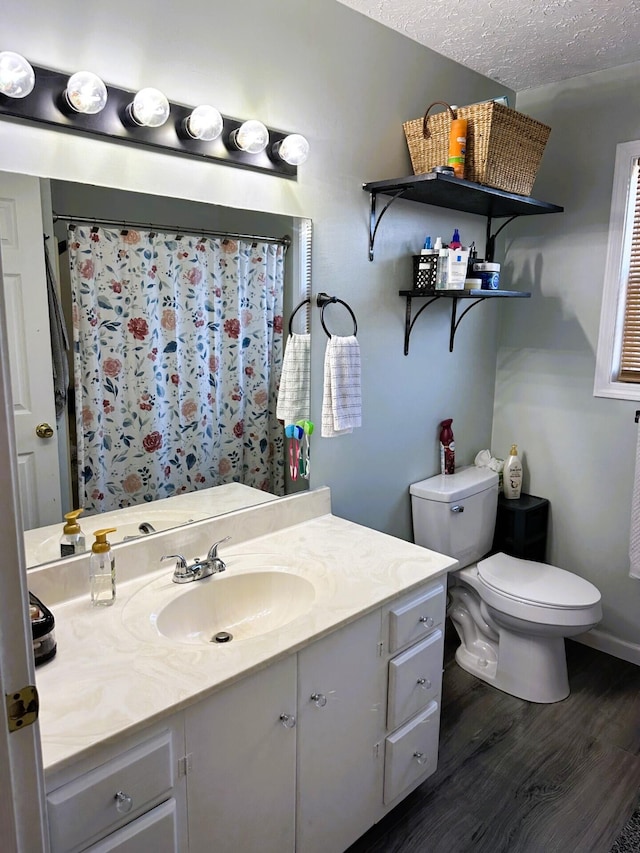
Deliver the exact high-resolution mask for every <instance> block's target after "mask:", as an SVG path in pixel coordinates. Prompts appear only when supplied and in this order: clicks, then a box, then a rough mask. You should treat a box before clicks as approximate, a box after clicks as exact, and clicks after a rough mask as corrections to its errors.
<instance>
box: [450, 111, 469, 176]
mask: <svg viewBox="0 0 640 853" xmlns="http://www.w3.org/2000/svg"><path fill="white" fill-rule="evenodd" d="M467 123H468V122H467V119H466V118H454V119H453V120H452V122H451V126H450V129H449V156H448V157H447V165H448V166H452V167H453V174H454V175H455V176H456V178H464V161H465V156H466V150H467Z"/></svg>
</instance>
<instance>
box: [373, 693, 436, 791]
mask: <svg viewBox="0 0 640 853" xmlns="http://www.w3.org/2000/svg"><path fill="white" fill-rule="evenodd" d="M439 728H440V706H439V704H438V703H437V702H435V701H433V702H430V703H429V705H428V706H427V707H426V708H425V709H424V711H422V713H421V714H419V715H418V716H417V717H414V718H413V719H412V720H410V721H409V722H408V723H407V724H406V725H404V726H403V727H402V728H401V729H398V731H397V732H394V733H393V734H391V735H389V736H388V737H387V739H386V740H385V750H384V804H385V805H389V803H392V802H393V801H394V800H395V799H396V798H397V797H399V796H400V794H402V793H403V792H404V791H407V789H408V788H410V787H411V786H412V785H414V784H415V783H416V782H417V781H418V780H419V779H422V778H426V777H427V776H430V775H431V774H432V773H433V772H434V770H435V769H436V767H437V765H438V731H439ZM421 762H422V763H421Z"/></svg>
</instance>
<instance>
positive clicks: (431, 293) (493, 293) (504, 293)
mask: <svg viewBox="0 0 640 853" xmlns="http://www.w3.org/2000/svg"><path fill="white" fill-rule="evenodd" d="M400 296H404V297H405V298H406V300H407V312H406V315H405V324H404V354H405V355H409V338H410V337H411V331H412V329H413V327H414V324H415V322H416V320H417V319H418V317H419V316H420V314H422V312H423V311H424V309H425V308H428V307H429V305H431V303H432V302H436V300H438V299H450V300H451V331H450V333H449V352H453V342H454V340H455V336H456V332H457V331H458V326H459V325H460V321H461V320H462V318H463V317H464V316H465V314H467V313H468V312H469V311H470V310H471V309H472V308H473V307H474V305H479V304H480V303H481V302H484V300H485V299H498V298H500V297H502V298H506V297H511V298H514V297H515V298H520V299H528V298H529V297H530V296H531V294H530V293H525V292H523V291H520V290H475V289H474V290H401V291H400ZM414 298H415V299H425V298H426V299H428V300H429V301H428V302H426V303H425V304H424V305H423V306H422V307H421V308H419V309H418V311H417V312H416V315H415V317H414V318H413V319H412V318H411V300H412V299H414ZM461 299H462V300H468V299H473V300H474V301H473V302H471V304H470V305H467V306H466V308H465V309H464V311H463V312H462V313H461V314H460V316H457V311H458V301H459V300H461Z"/></svg>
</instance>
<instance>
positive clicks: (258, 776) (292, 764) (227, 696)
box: [185, 649, 296, 853]
mask: <svg viewBox="0 0 640 853" xmlns="http://www.w3.org/2000/svg"><path fill="white" fill-rule="evenodd" d="M221 651H222V652H223V653H224V651H226V650H225V649H221ZM295 701H296V658H295V655H292V656H290V657H289V658H285V659H284V660H282V661H279V662H278V663H276V664H273V665H272V666H269V667H268V668H267V669H264V670H262V671H261V672H258V673H256V674H255V675H250V676H248V677H247V678H245V679H243V680H242V681H239V682H237V683H236V684H233V685H231V686H230V687H227V688H225V689H224V690H223V691H221V692H220V693H217V694H215V695H214V696H211V697H210V698H209V699H205V700H204V701H202V702H200V703H198V704H197V705H194V706H192V707H191V708H189V709H188V710H187V711H186V720H185V726H186V740H187V753H188V754H189V755H190V761H191V769H190V770H189V773H188V775H187V800H188V804H189V806H188V807H189V851H190V853H254V851H255V853H258V851H259V853H287V851H293V850H294V843H295V775H296V729H295V727H291V728H288V727H285V725H283V723H282V721H281V719H280V715H281V714H287V715H290V717H291V718H292V719H289V720H288V722H289V724H291V723H294V724H295Z"/></svg>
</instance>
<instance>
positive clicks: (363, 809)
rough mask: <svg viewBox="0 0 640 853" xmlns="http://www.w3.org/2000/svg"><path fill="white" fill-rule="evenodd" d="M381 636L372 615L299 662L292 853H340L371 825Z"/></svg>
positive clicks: (376, 795)
mask: <svg viewBox="0 0 640 853" xmlns="http://www.w3.org/2000/svg"><path fill="white" fill-rule="evenodd" d="M380 635H381V614H380V611H375V612H374V613H370V614H369V615H368V616H365V617H363V618H362V619H359V620H358V621H357V622H354V623H352V624H351V625H347V626H346V627H345V628H342V629H341V630H339V631H337V632H336V633H334V634H330V635H329V636H328V637H325V639H323V640H319V641H318V642H316V643H313V645H311V646H308V647H307V648H306V649H304V650H303V651H301V652H300V653H299V654H298V819H297V827H296V851H297V853H315V851H318V853H342V851H343V850H345V849H346V848H347V847H348V846H349V845H350V844H351V843H352V842H354V841H355V840H356V839H357V838H359V837H360V835H362V833H363V832H365V831H366V830H367V829H368V828H369V827H370V826H371V825H372V824H373V823H375V821H376V819H377V816H378V813H379V810H380V808H381V804H382V784H383V782H382V779H383V756H382V746H381V744H382V742H383V740H384V727H385V714H386V699H385V688H386V677H385V667H386V661H385V660H384V659H383V658H382V657H381V655H380V648H379V643H380ZM312 697H316V698H312Z"/></svg>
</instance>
